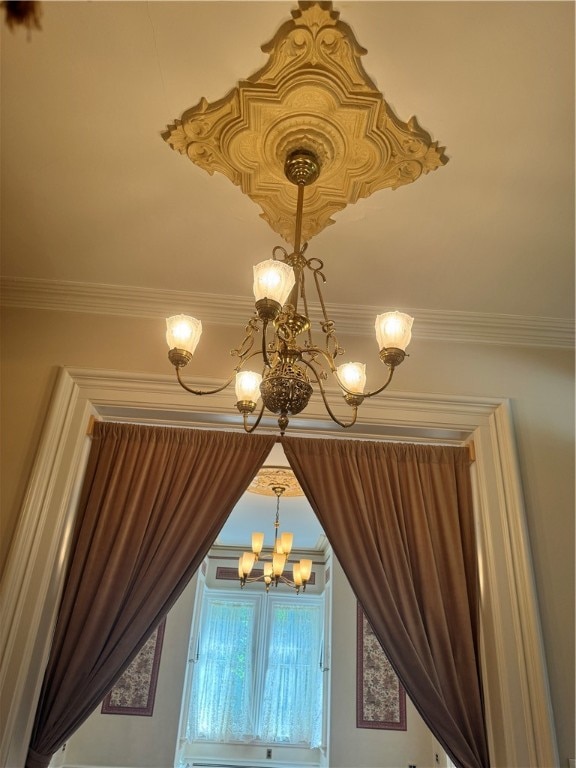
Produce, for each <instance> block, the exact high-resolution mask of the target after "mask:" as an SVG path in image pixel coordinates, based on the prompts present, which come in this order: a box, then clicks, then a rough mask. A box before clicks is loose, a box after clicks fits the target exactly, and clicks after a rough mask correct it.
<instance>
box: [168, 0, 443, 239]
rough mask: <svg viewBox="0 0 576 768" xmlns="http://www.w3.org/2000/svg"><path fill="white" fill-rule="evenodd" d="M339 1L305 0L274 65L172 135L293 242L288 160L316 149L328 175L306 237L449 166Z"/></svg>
mask: <svg viewBox="0 0 576 768" xmlns="http://www.w3.org/2000/svg"><path fill="white" fill-rule="evenodd" d="M339 15H340V14H339V13H338V12H336V11H334V10H332V3H327V2H321V3H320V2H300V3H299V8H298V10H296V11H293V12H292V17H293V18H292V21H287V22H286V23H284V24H283V25H282V26H281V27H280V29H279V30H278V32H277V33H276V35H275V36H274V38H273V39H272V40H271V41H270V42H269V43H267V44H266V45H263V46H262V50H263V51H264V52H265V53H268V54H269V60H268V62H267V64H266V65H265V66H264V67H263V68H262V69H261V70H260V71H259V72H256V74H254V75H252V76H251V77H249V78H248V79H247V80H242V81H241V82H239V83H238V85H237V86H236V87H235V88H233V90H232V91H230V93H229V94H228V95H227V96H225V97H224V98H223V99H220V100H219V101H217V102H215V103H213V104H209V103H208V102H207V101H206V99H204V98H202V99H201V100H200V102H199V103H198V104H197V105H196V106H195V107H191V108H190V109H188V110H186V112H184V114H183V115H182V119H181V120H176V121H175V123H174V124H173V125H171V126H168V130H167V131H166V132H165V133H164V134H163V138H164V139H165V140H166V141H167V142H168V144H170V146H171V147H172V148H173V149H176V150H177V151H178V152H181V153H182V154H187V155H188V157H189V158H190V159H191V160H192V162H193V163H195V164H196V165H198V166H200V167H201V168H204V169H205V170H206V171H208V173H210V174H213V173H214V172H215V171H219V172H220V173H223V174H224V175H225V176H227V177H228V178H229V179H230V180H231V181H232V182H233V183H234V184H237V185H238V186H240V188H241V189H242V192H244V193H245V194H247V195H248V196H249V197H250V198H251V199H252V200H254V201H255V202H256V203H258V205H259V206H260V207H261V208H262V211H263V213H262V214H261V215H262V216H263V218H264V219H265V220H266V221H267V222H268V224H269V225H270V226H271V227H272V229H273V230H274V231H275V232H277V233H278V234H279V235H281V236H282V237H283V238H284V239H285V240H286V241H288V242H290V243H293V238H294V212H295V209H296V195H297V191H296V187H295V186H294V185H292V184H291V183H290V182H289V181H288V180H287V179H286V177H285V175H284V161H285V159H286V156H287V155H288V154H289V153H290V152H291V151H292V150H295V149H309V150H312V151H313V152H314V153H315V154H316V155H317V156H318V158H319V160H320V163H321V172H320V177H319V179H318V181H316V182H315V183H314V184H312V185H311V186H310V187H308V188H307V189H306V193H305V199H306V203H305V206H304V217H303V224H302V237H303V239H304V240H309V239H310V238H312V237H313V236H314V235H317V234H318V233H319V232H321V231H322V230H323V229H324V228H325V227H326V226H327V225H328V224H332V223H333V220H332V219H331V218H330V217H331V216H332V215H333V214H334V213H336V212H337V211H340V210H342V209H343V208H345V207H346V206H347V205H348V204H350V203H355V202H356V201H357V200H358V199H359V198H362V197H368V196H369V195H371V194H372V193H373V192H376V191H378V190H380V189H384V188H385V187H391V188H392V189H397V188H398V187H400V186H402V185H403V184H409V183H410V182H412V181H415V180H416V179H418V178H419V177H420V176H421V175H422V174H423V173H428V172H429V171H433V170H435V169H436V168H438V167H439V166H440V165H444V164H445V163H446V162H447V158H446V157H445V155H444V147H439V146H438V142H433V141H432V140H431V137H430V135H429V134H428V133H427V132H426V131H424V130H423V129H422V128H421V127H420V126H419V125H418V123H417V121H416V118H415V117H411V118H410V120H409V121H408V122H407V123H403V122H402V121H401V120H399V119H398V118H397V117H396V115H395V114H394V113H393V111H392V109H391V108H390V107H389V105H388V104H387V103H386V101H385V100H384V97H383V96H382V94H381V93H380V92H379V91H378V90H377V89H376V86H375V85H374V83H373V82H372V81H371V80H370V78H369V77H368V75H367V74H366V72H365V71H364V69H363V67H362V64H361V61H360V58H361V56H362V55H364V54H365V53H366V50H365V49H364V48H362V47H361V46H360V45H359V44H358V42H357V41H356V39H355V37H354V35H353V33H352V30H351V29H350V27H349V26H348V25H347V24H345V23H343V22H342V21H340V20H339Z"/></svg>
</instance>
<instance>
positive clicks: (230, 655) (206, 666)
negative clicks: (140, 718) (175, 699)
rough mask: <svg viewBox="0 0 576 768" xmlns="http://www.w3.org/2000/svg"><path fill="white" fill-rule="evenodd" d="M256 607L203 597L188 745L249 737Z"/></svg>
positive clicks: (251, 710) (241, 602)
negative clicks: (204, 740) (195, 742)
mask: <svg viewBox="0 0 576 768" xmlns="http://www.w3.org/2000/svg"><path fill="white" fill-rule="evenodd" d="M255 618H256V604H255V603H254V602H252V601H247V600H242V601H238V602H234V601H230V600H226V599H218V598H214V597H206V598H205V604H204V616H203V620H202V629H201V634H200V642H199V648H198V659H197V661H196V668H195V670H194V679H193V683H192V694H191V697H190V712H189V718H188V732H187V734H186V736H187V738H188V739H189V740H195V739H206V740H210V741H243V740H249V739H251V738H253V734H254V723H253V721H252V712H253V705H252V702H253V683H252V680H253V673H252V665H253V659H252V656H253V647H254V630H255V625H256V621H255Z"/></svg>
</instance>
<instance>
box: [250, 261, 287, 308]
mask: <svg viewBox="0 0 576 768" xmlns="http://www.w3.org/2000/svg"><path fill="white" fill-rule="evenodd" d="M295 282H296V278H295V277H294V270H293V269H292V267H290V266H289V265H288V264H285V263H284V262H283V261H276V259H267V260H266V261H261V262H260V264H256V266H255V267H254V286H253V290H254V299H255V300H256V301H261V300H262V299H272V300H273V301H277V302H278V304H280V306H283V305H284V303H285V301H286V299H287V298H288V295H289V294H290V291H291V290H292V288H293V287H294V283H295Z"/></svg>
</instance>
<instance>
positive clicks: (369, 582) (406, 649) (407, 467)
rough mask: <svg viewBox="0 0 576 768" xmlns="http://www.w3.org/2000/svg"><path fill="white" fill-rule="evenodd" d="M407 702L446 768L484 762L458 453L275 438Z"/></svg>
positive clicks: (467, 516) (472, 552) (465, 475)
mask: <svg viewBox="0 0 576 768" xmlns="http://www.w3.org/2000/svg"><path fill="white" fill-rule="evenodd" d="M282 443H283V446H284V449H285V451H286V455H287V457H288V460H289V462H290V464H291V465H292V468H293V469H294V472H295V474H296V476H297V478H298V480H299V482H300V484H301V485H302V488H303V489H304V492H305V493H306V496H307V497H308V499H309V500H310V503H311V505H312V507H313V508H314V510H315V512H316V514H317V515H318V518H319V520H320V523H321V524H322V526H323V528H324V531H325V533H326V535H327V537H328V539H329V540H330V543H331V544H332V547H333V549H334V552H335V554H336V556H337V558H338V560H339V561H340V563H341V565H342V568H343V569H344V572H345V573H346V576H347V577H348V580H349V582H350V585H351V586H352V589H353V590H354V592H355V593H356V596H357V598H358V600H359V601H360V603H361V605H362V607H363V608H364V611H365V612H366V615H367V617H368V620H369V621H370V624H371V625H372V627H373V629H374V632H375V634H376V636H377V637H378V639H379V640H380V643H381V645H382V647H383V649H384V651H385V653H386V655H387V656H388V658H389V660H390V662H391V664H392V666H393V667H394V669H395V670H396V672H397V674H398V677H399V678H400V680H401V682H402V684H403V685H404V687H405V688H406V690H407V692H408V694H409V696H410V698H411V699H412V701H413V703H414V705H415V706H416V707H417V709H418V711H419V712H420V714H421V715H422V717H423V719H424V721H425V722H426V723H427V724H428V726H429V728H430V730H431V731H432V733H433V734H434V735H435V736H436V738H437V739H438V740H439V741H440V743H441V744H442V745H443V747H444V748H445V750H446V751H447V753H448V754H449V755H450V756H451V758H452V760H453V761H454V762H455V763H456V765H458V766H461V767H462V768H486V766H488V765H489V759H488V748H487V739H486V732H485V724H484V717H483V702H482V690H481V682H480V666H479V658H478V619H477V612H478V579H477V553H476V545H475V535H474V519H473V510H472V494H471V484H470V473H469V458H468V453H467V451H466V450H465V449H461V448H452V447H441V446H417V445H404V444H392V443H374V442H363V441H358V440H319V439H314V440H305V439H299V438H289V437H285V438H283V439H282Z"/></svg>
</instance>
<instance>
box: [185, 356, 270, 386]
mask: <svg viewBox="0 0 576 768" xmlns="http://www.w3.org/2000/svg"><path fill="white" fill-rule="evenodd" d="M249 352H250V348H248V349H247V350H245V351H244V352H243V353H242V355H240V358H241V360H240V362H239V363H238V365H237V366H236V367H235V368H234V371H233V372H232V375H231V376H230V378H229V379H228V380H227V381H226V382H225V383H224V384H222V386H221V387H216V389H192V387H189V386H188V385H187V384H185V383H184V382H183V381H182V377H181V376H180V368H179V367H176V366H175V368H176V378H177V379H178V384H180V386H181V387H182V389H185V390H186V392H190V393H191V394H192V395H216V394H217V393H218V392H222V390H224V389H226V387H229V386H230V384H231V383H232V381H233V379H234V376H236V374H237V373H239V372H240V371H241V370H242V368H243V367H244V364H245V363H246V362H247V361H248V360H251V359H252V358H253V357H256V355H261V354H262V351H261V350H259V349H257V350H256V351H255V352H251V353H250V354H248V353H249Z"/></svg>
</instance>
